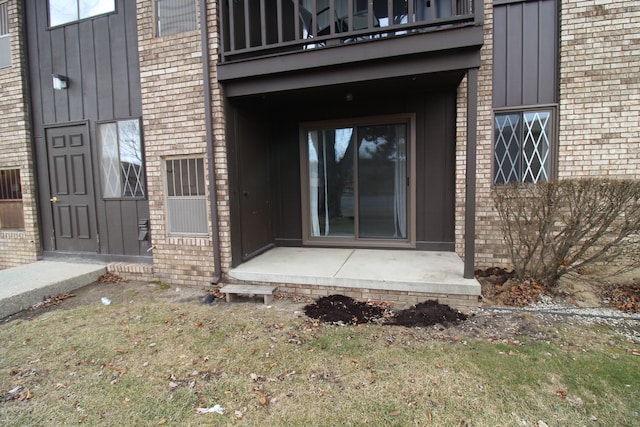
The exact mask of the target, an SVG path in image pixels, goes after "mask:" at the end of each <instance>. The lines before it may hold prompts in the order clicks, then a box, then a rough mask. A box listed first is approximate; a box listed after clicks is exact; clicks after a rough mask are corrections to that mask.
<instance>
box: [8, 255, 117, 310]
mask: <svg viewBox="0 0 640 427" xmlns="http://www.w3.org/2000/svg"><path fill="white" fill-rule="evenodd" d="M106 271H107V269H106V264H103V263H88V262H70V261H37V262H34V263H31V264H26V265H22V266H19V267H12V268H7V269H5V270H0V318H4V317H7V316H10V315H12V314H15V313H17V312H19V311H21V310H24V309H27V308H29V307H31V306H32V305H34V304H36V303H37V302H40V301H42V299H43V297H45V296H48V295H57V294H60V293H63V292H73V291H74V290H76V289H78V288H81V287H83V286H85V285H88V284H90V283H92V282H95V281H96V280H97V279H98V278H99V277H100V276H101V275H103V274H104V273H106Z"/></svg>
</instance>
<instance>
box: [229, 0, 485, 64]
mask: <svg viewBox="0 0 640 427" xmlns="http://www.w3.org/2000/svg"><path fill="white" fill-rule="evenodd" d="M478 3H480V4H481V2H478ZM474 20H475V16H474V0H408V1H407V0H368V1H367V0H257V1H256V0H224V1H222V2H221V22H222V28H223V49H222V55H221V59H222V62H229V61H234V60H239V59H246V58H255V57H260V56H266V55H272V54H278V53H283V52H289V51H296V50H310V49H318V48H323V47H329V46H336V45H341V44H345V43H357V42H363V41H371V40H380V39H383V38H389V37H396V36H404V35H408V34H412V33H416V32H424V31H427V30H429V29H434V28H443V27H452V26H461V25H465V24H470V23H474Z"/></svg>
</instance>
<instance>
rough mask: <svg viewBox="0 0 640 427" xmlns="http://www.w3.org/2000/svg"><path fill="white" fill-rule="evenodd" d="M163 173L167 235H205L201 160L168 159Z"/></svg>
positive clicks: (205, 198) (205, 222)
mask: <svg viewBox="0 0 640 427" xmlns="http://www.w3.org/2000/svg"><path fill="white" fill-rule="evenodd" d="M165 171H166V178H167V217H168V221H167V222H168V231H169V233H170V234H207V227H208V221H207V194H206V185H205V180H204V159H202V158H182V159H169V160H167V161H166V163H165Z"/></svg>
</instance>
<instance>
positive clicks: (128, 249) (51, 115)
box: [25, 0, 149, 257]
mask: <svg viewBox="0 0 640 427" xmlns="http://www.w3.org/2000/svg"><path fill="white" fill-rule="evenodd" d="M136 18H137V17H136V2H135V1H128V0H117V1H116V10H115V12H114V13H109V14H105V15H100V16H97V17H93V18H89V19H85V20H82V21H77V22H71V23H69V24H66V25H62V26H57V27H52V28H50V27H49V24H48V16H47V8H46V7H44V2H43V1H41V0H25V19H26V25H25V28H26V33H27V43H28V52H29V57H28V64H29V80H30V87H31V107H32V115H33V135H34V139H35V146H36V155H37V164H38V171H39V174H38V175H39V188H40V202H41V203H40V205H41V218H42V233H43V237H44V238H43V249H44V250H45V251H52V250H55V247H54V242H53V239H52V238H50V236H52V235H53V220H52V216H51V212H50V209H48V206H49V205H50V202H49V198H50V194H49V192H50V189H49V174H48V172H47V150H46V144H45V133H46V129H47V128H49V127H52V126H64V125H66V124H73V123H87V124H88V129H89V135H90V140H91V157H92V163H93V165H92V166H93V170H94V172H96V173H94V175H95V179H94V181H95V193H96V212H97V224H98V231H99V250H98V251H99V253H100V254H109V255H118V256H125V257H127V256H133V257H138V256H144V257H148V256H149V254H148V253H147V249H148V247H149V243H148V242H146V241H138V220H141V219H147V218H149V207H148V201H147V199H146V198H145V199H112V200H105V199H103V198H102V189H101V186H100V178H99V173H98V171H99V170H100V168H99V166H100V165H99V150H98V146H97V140H98V138H97V134H96V125H97V124H98V123H100V122H105V121H112V120H119V119H139V118H141V116H142V101H141V90H140V66H139V59H138V39H137V22H136ZM52 74H61V75H64V76H66V77H68V81H69V82H68V88H67V89H66V90H53V86H52Z"/></svg>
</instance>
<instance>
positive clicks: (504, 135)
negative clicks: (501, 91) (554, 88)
mask: <svg viewBox="0 0 640 427" xmlns="http://www.w3.org/2000/svg"><path fill="white" fill-rule="evenodd" d="M552 124H553V110H551V109H547V110H533V111H517V112H505V113H496V114H495V120H494V141H493V158H494V167H493V183H494V184H497V185H499V184H507V183H510V182H533V183H536V182H538V181H547V180H549V178H550V176H551V171H550V168H551V147H552V142H553V126H552Z"/></svg>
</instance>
